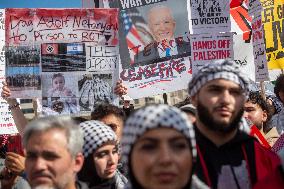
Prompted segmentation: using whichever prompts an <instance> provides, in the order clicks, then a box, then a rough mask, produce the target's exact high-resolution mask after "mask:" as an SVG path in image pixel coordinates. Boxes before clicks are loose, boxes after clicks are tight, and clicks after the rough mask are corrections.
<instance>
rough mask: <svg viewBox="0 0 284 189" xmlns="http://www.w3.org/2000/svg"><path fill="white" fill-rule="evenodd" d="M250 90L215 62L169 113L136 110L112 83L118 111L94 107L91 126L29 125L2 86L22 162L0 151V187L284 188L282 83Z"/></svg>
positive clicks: (64, 121)
mask: <svg viewBox="0 0 284 189" xmlns="http://www.w3.org/2000/svg"><path fill="white" fill-rule="evenodd" d="M250 83H251V81H249V79H248V78H247V76H246V75H245V74H243V73H242V72H241V71H240V69H239V67H238V66H237V65H236V64H235V63H234V62H232V61H228V60H222V61H218V62H212V63H211V64H208V65H206V66H204V67H202V68H201V69H200V71H199V72H197V73H194V74H193V76H192V79H191V80H190V81H189V84H188V94H189V98H187V99H186V100H185V102H184V103H180V104H178V105H176V106H169V105H166V104H152V105H146V106H144V107H142V108H139V109H137V110H134V109H133V107H132V106H129V104H130V103H129V101H130V100H131V98H130V97H128V96H126V94H127V89H126V87H125V86H124V85H123V84H122V82H121V81H119V82H118V83H117V85H116V87H115V93H116V94H117V95H119V96H121V97H123V99H124V100H125V102H124V107H123V108H120V107H117V106H115V105H111V104H101V105H99V106H97V108H96V109H95V110H94V111H93V112H92V113H91V115H90V119H86V118H80V117H77V118H71V116H44V117H40V118H35V119H34V120H33V121H31V122H28V121H27V120H26V119H25V117H24V115H23V113H22V112H21V109H20V107H19V104H18V103H17V101H16V100H15V99H12V98H9V96H10V95H11V93H10V89H9V88H8V87H7V85H6V83H5V82H4V83H3V84H4V85H3V88H2V93H1V96H2V97H3V98H4V99H6V100H7V103H8V104H9V109H10V110H11V112H12V116H13V118H14V120H15V124H16V126H17V128H18V130H19V134H20V135H21V137H22V143H23V146H24V149H25V153H24V154H20V153H14V152H6V151H7V149H6V148H1V152H2V153H3V154H5V155H3V156H4V158H5V168H4V169H3V170H1V172H0V178H1V179H0V181H1V186H2V188H5V189H10V188H13V187H14V188H15V187H18V188H27V189H28V188H34V189H41V188H44V189H89V188H90V189H124V188H125V189H132V188H133V189H185V188H193V189H196V188H197V189H206V188H216V189H217V188H218V189H223V188H231V189H235V188H242V189H248V188H255V189H260V188H284V148H283V147H284V134H283V131H284V122H283V121H284V109H283V103H284V75H283V74H281V75H280V76H279V77H278V78H277V80H276V83H275V88H274V92H271V91H270V92H269V93H267V92H266V93H265V92H263V91H261V90H259V91H255V90H251V87H250ZM5 137H7V136H5ZM5 137H4V136H2V137H1V140H2V141H3V140H4V139H5ZM6 140H7V138H6ZM2 144H3V146H5V145H6V144H5V143H2ZM5 150H6V151H5Z"/></svg>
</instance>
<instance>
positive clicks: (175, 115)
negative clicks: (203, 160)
mask: <svg viewBox="0 0 284 189" xmlns="http://www.w3.org/2000/svg"><path fill="white" fill-rule="evenodd" d="M195 145H196V143H195V136H194V130H193V127H192V124H191V122H190V121H189V120H188V118H187V115H186V114H185V113H183V112H182V111H181V110H179V109H178V108H176V107H170V106H168V105H164V104H160V105H151V106H146V107H144V108H141V109H139V110H138V111H136V112H134V113H133V114H131V115H130V117H129V118H128V119H127V121H126V124H125V127H124V129H123V138H122V160H123V162H125V164H126V167H127V171H128V174H129V184H128V186H127V187H126V188H129V189H130V188H132V189H185V188H191V186H192V188H207V187H206V186H205V185H204V184H203V183H201V182H200V181H198V180H197V178H196V177H194V176H193V177H192V173H193V166H194V162H195V158H196V148H195Z"/></svg>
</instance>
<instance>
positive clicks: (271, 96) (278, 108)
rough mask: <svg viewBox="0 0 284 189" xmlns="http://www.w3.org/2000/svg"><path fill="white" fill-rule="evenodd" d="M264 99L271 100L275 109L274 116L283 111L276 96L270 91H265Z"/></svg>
mask: <svg viewBox="0 0 284 189" xmlns="http://www.w3.org/2000/svg"><path fill="white" fill-rule="evenodd" d="M265 95H266V98H267V99H269V100H271V101H272V103H273V106H274V108H275V114H278V113H279V112H281V110H282V109H283V104H282V102H281V101H280V100H279V99H278V98H277V97H276V95H275V94H274V93H273V92H271V91H265Z"/></svg>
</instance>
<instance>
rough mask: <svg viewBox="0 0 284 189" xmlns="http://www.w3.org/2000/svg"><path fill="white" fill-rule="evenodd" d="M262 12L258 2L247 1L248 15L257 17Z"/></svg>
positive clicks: (258, 0) (257, 0) (256, 0)
mask: <svg viewBox="0 0 284 189" xmlns="http://www.w3.org/2000/svg"><path fill="white" fill-rule="evenodd" d="M261 11H262V5H261V2H260V0H249V2H248V13H249V15H252V16H253V15H258V14H259V13H261Z"/></svg>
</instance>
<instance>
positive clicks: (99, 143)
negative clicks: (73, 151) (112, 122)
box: [78, 120, 127, 189]
mask: <svg viewBox="0 0 284 189" xmlns="http://www.w3.org/2000/svg"><path fill="white" fill-rule="evenodd" d="M80 127H81V128H82V130H83V132H84V146H83V153H84V157H85V162H84V164H83V167H82V170H81V171H80V172H79V173H78V179H79V180H80V181H83V182H86V183H87V184H88V185H89V188H90V189H123V188H124V185H125V184H126V183H127V179H126V178H125V177H124V176H123V175H122V174H121V173H120V172H119V171H118V169H117V165H118V159H119V148H118V140H117V136H116V135H115V133H114V131H113V130H112V129H111V128H110V127H109V126H107V125H105V124H104V123H102V122H100V121H94V120H91V121H86V122H83V123H81V124H80Z"/></svg>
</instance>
